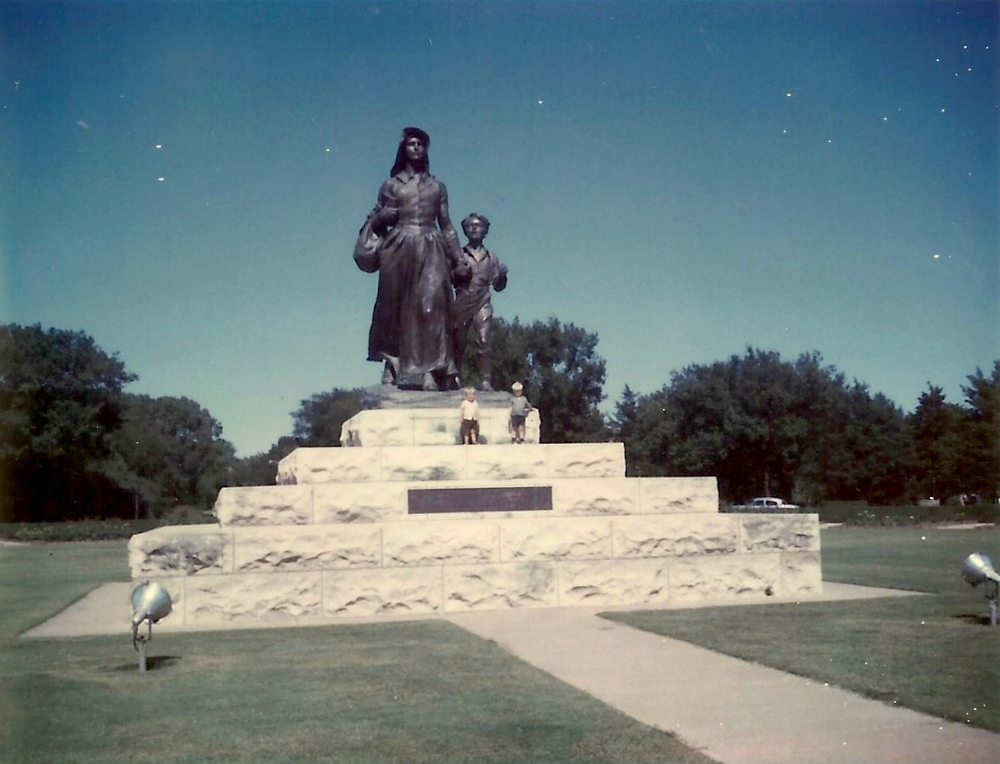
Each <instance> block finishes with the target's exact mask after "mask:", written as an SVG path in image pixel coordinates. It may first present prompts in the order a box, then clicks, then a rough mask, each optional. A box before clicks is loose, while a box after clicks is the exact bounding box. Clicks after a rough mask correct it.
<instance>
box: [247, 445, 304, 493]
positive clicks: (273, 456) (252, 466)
mask: <svg viewBox="0 0 1000 764" xmlns="http://www.w3.org/2000/svg"><path fill="white" fill-rule="evenodd" d="M298 447H299V441H298V440H297V439H295V438H293V437H292V436H291V435H285V436H283V437H281V438H279V439H278V442H277V443H275V444H274V445H272V446H271V447H270V448H269V449H268V450H267V451H263V452H261V453H259V454H254V455H253V456H248V457H245V458H243V459H240V460H239V461H238V462H237V464H236V467H235V470H234V472H233V485H245V486H253V485H274V483H275V480H276V477H277V473H278V462H280V461H281V460H282V459H284V458H285V457H286V456H288V455H289V454H290V453H292V451H294V450H295V449H296V448H298Z"/></svg>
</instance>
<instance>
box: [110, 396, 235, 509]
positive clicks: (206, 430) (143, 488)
mask: <svg viewBox="0 0 1000 764" xmlns="http://www.w3.org/2000/svg"><path fill="white" fill-rule="evenodd" d="M123 402H124V406H123V420H122V426H121V428H120V429H119V430H118V431H117V432H116V433H115V435H114V437H113V441H112V442H113V447H114V451H115V453H116V454H117V455H118V457H119V458H120V460H121V464H122V465H124V470H120V471H119V472H118V477H119V480H120V482H121V483H122V484H123V485H124V486H126V487H128V488H129V489H130V490H133V491H134V492H135V493H136V494H137V496H138V497H139V498H140V499H141V501H142V503H143V504H144V505H146V506H147V507H148V508H149V509H151V510H152V511H153V513H154V514H159V513H161V512H162V511H163V510H165V509H168V508H170V507H172V506H174V505H177V504H184V505H192V506H196V507H200V508H203V509H204V508H208V507H210V506H211V505H212V504H213V503H214V501H215V497H216V495H217V494H218V492H219V489H220V488H221V487H222V486H224V485H228V484H230V483H231V482H232V481H233V475H232V471H233V469H234V467H235V461H236V457H235V451H234V449H233V446H232V444H230V443H229V441H227V440H224V439H223V438H222V425H221V424H219V422H218V421H216V419H215V418H214V417H213V416H212V415H211V414H210V413H209V412H208V411H207V410H206V409H204V408H202V407H201V406H200V405H199V404H198V403H196V402H195V401H192V400H190V399H189V398H175V397H169V396H165V397H161V398H151V397H149V396H147V395H131V394H126V395H125V396H124V398H123Z"/></svg>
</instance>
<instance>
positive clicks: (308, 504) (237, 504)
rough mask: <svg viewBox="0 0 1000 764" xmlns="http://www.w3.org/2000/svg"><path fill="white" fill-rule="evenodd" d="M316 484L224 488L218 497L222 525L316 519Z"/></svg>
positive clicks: (265, 523) (272, 523) (298, 521)
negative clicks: (314, 489)
mask: <svg viewBox="0 0 1000 764" xmlns="http://www.w3.org/2000/svg"><path fill="white" fill-rule="evenodd" d="M312 514H313V506H312V487H311V486H308V485H271V486H255V487H251V488H223V489H222V490H221V491H219V497H218V498H217V499H216V500H215V516H216V517H217V518H218V520H219V522H220V523H221V524H222V525H306V524H308V523H311V522H313V516H312Z"/></svg>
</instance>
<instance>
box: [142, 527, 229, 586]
mask: <svg viewBox="0 0 1000 764" xmlns="http://www.w3.org/2000/svg"><path fill="white" fill-rule="evenodd" d="M231 554H232V533H231V532H230V531H228V530H223V529H222V528H220V527H219V526H217V525H174V526H168V527H165V528H156V529H154V530H151V531H147V532H146V533H138V534H136V535H135V536H132V538H130V539H129V542H128V559H129V567H130V568H131V570H132V578H159V577H164V576H193V575H197V574H203V573H228V572H231V571H232V563H231V561H230V557H231Z"/></svg>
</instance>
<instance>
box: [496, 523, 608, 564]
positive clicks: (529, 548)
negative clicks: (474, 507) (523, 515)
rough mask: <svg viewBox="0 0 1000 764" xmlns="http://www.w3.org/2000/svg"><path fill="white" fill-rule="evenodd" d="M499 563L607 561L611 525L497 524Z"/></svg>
mask: <svg viewBox="0 0 1000 764" xmlns="http://www.w3.org/2000/svg"><path fill="white" fill-rule="evenodd" d="M499 531H500V559H501V560H502V561H503V562H516V561H519V560H594V559H608V558H610V557H611V521H610V520H606V519H600V518H582V519H574V520H560V519H558V518H553V519H546V520H520V521H517V520H515V521H511V522H504V523H500V525H499Z"/></svg>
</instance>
